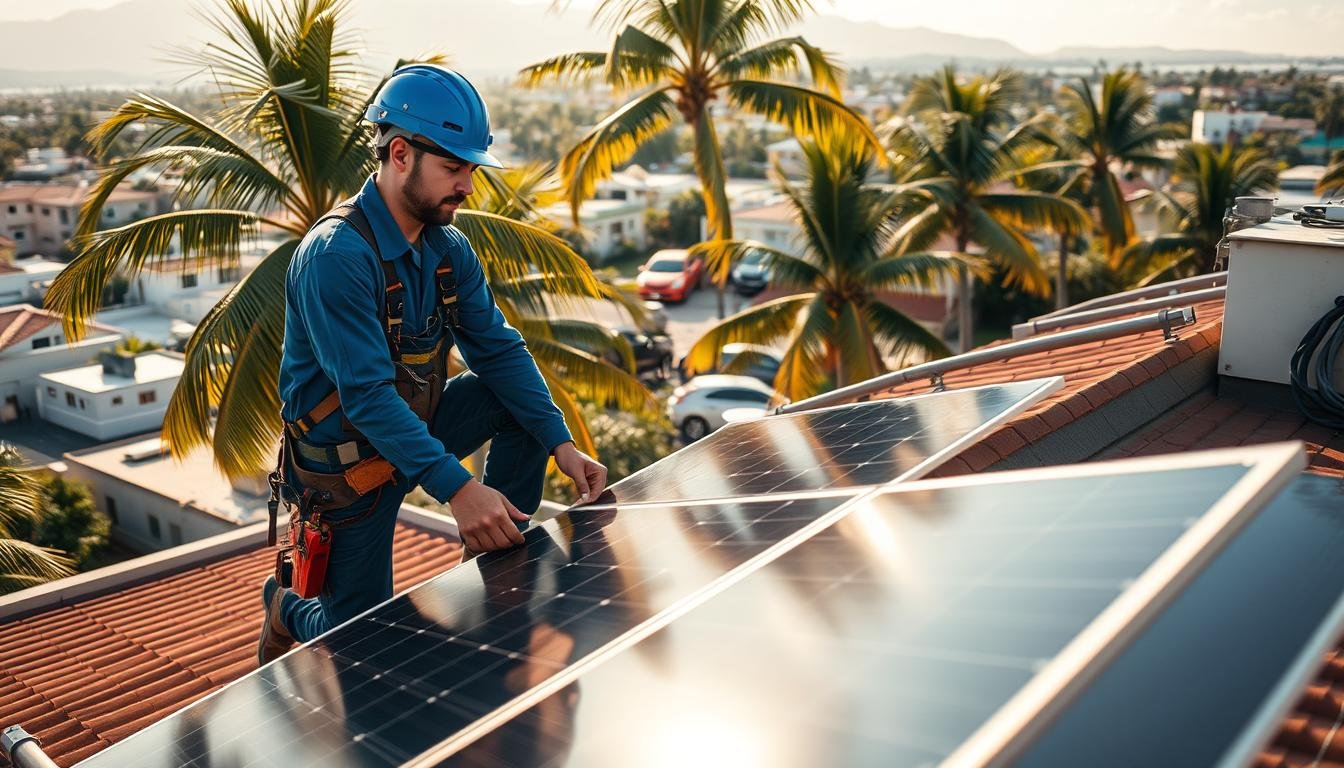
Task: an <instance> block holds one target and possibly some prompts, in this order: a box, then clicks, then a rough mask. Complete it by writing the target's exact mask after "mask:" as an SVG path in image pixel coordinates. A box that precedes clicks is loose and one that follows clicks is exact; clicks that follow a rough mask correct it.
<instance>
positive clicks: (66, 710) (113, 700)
mask: <svg viewBox="0 0 1344 768" xmlns="http://www.w3.org/2000/svg"><path fill="white" fill-rule="evenodd" d="M393 546H394V552H395V558H396V573H395V580H394V581H395V584H394V588H395V589H396V590H398V591H400V590H403V589H406V588H408V587H410V586H412V585H414V584H416V583H419V582H420V581H423V580H424V579H426V578H429V577H431V576H433V575H434V574H436V573H438V572H440V571H443V570H444V569H446V568H448V567H449V566H451V565H452V564H453V563H455V562H456V561H457V559H458V558H459V557H460V556H461V550H460V547H459V546H458V544H457V542H455V541H452V540H449V539H446V538H444V537H442V536H440V535H439V534H434V533H429V532H427V531H424V530H422V529H420V528H415V527H412V526H409V525H404V524H402V525H398V527H397V534H396V539H395V542H394V545H393ZM273 557H274V555H273V553H272V552H271V551H270V550H269V549H265V548H261V549H257V550H254V551H250V552H245V553H242V554H236V555H231V556H228V557H225V558H224V559H222V560H218V561H215V562H211V563H206V564H199V565H196V566H194V567H191V568H189V569H188V570H185V571H182V572H179V573H175V574H172V575H169V576H165V577H160V578H157V579H154V580H152V581H149V582H146V583H144V584H140V585H136V586H132V587H129V588H125V589H122V590H121V591H118V592H113V593H109V594H105V595H101V596H97V597H92V598H89V599H85V600H81V601H79V602H76V603H74V604H71V605H66V606H61V607H57V608H51V609H48V610H45V611H42V612H39V613H35V614H33V615H30V616H27V617H25V618H20V619H18V620H15V621H11V622H9V623H7V624H5V625H4V628H3V631H0V724H4V725H12V724H19V725H22V726H23V727H24V728H25V729H26V730H27V731H28V732H29V733H31V734H33V735H34V736H37V737H38V738H39V739H40V740H41V741H42V748H43V751H45V752H46V753H47V754H48V755H49V756H50V757H51V758H52V759H53V760H55V761H56V762H57V763H59V764H61V765H71V764H73V763H75V762H78V761H79V760H82V759H84V758H87V757H89V756H90V755H92V754H94V753H96V752H98V751H99V750H101V749H103V748H105V747H107V746H108V745H110V744H111V743H113V742H116V741H118V740H120V739H124V738H126V737H127V736H129V735H131V734H133V733H135V732H136V731H138V730H140V729H142V728H144V727H145V726H147V725H150V724H151V723H153V722H155V721H156V720H159V719H161V718H162V717H164V716H165V715H167V714H169V713H171V712H174V711H176V710H177V709H180V708H181V707H183V706H185V705H186V704H189V703H190V702H192V701H195V700H196V699H199V698H201V697H202V696H205V695H206V694H208V693H210V692H211V691H214V690H216V689H218V688H219V687H220V686H222V685H224V684H226V683H228V682H231V681H233V680H236V679H237V678H239V677H241V676H242V675H244V674H246V673H248V672H250V671H251V670H253V669H255V668H256V655H255V654H256V650H255V642H256V632H257V626H258V625H259V624H260V621H261V612H262V611H261V599H260V597H259V594H260V593H259V591H258V590H259V587H260V584H261V581H262V579H264V578H265V576H266V574H267V573H268V572H269V571H270V568H271V563H272V562H273ZM0 765H8V763H6V762H5V761H4V760H3V758H0Z"/></svg>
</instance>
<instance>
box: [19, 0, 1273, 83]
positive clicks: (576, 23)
mask: <svg viewBox="0 0 1344 768" xmlns="http://www.w3.org/2000/svg"><path fill="white" fill-rule="evenodd" d="M194 5H195V4H194V3H186V2H182V0H127V1H126V2H123V3H121V4H119V5H114V6H111V7H108V8H105V9H101V10H93V9H89V10H78V11H71V12H69V13H66V14H63V15H61V16H59V17H57V18H54V19H51V20H48V21H10V22H0V40H3V41H5V44H4V45H3V46H0V88H31V87H53V86H83V85H100V84H106V85H112V84H118V83H127V84H130V83H135V84H143V83H153V82H170V83H171V82H175V81H176V80H178V79H179V78H181V77H183V76H184V75H186V74H188V73H189V70H188V69H186V68H184V67H182V66H181V65H180V64H175V63H172V62H170V61H169V58H170V57H171V56H172V54H171V53H170V49H171V48H186V49H196V48H199V46H200V45H201V44H202V42H203V41H206V40H212V39H215V38H217V37H218V34H217V33H215V32H214V31H212V30H211V29H210V28H209V27H208V26H207V24H206V23H205V21H204V19H203V17H202V16H201V14H200V13H199V12H198V11H194V10H193V6H194ZM351 8H352V14H353V18H352V21H353V22H354V27H356V28H358V29H360V30H362V31H363V34H364V39H363V41H362V42H363V45H364V46H365V47H366V48H367V49H368V54H367V55H366V57H365V63H366V64H367V65H369V66H370V67H373V68H375V69H386V68H388V67H390V66H391V65H392V63H393V62H394V61H396V59H397V58H398V57H403V58H407V57H412V56H416V55H420V54H424V53H430V52H439V53H445V54H447V55H448V56H449V57H450V59H451V61H452V63H453V65H454V66H456V67H457V68H459V69H461V70H462V71H463V72H465V73H467V74H468V75H469V76H475V77H496V76H505V77H507V76H512V75H513V74H514V73H516V72H517V71H518V69H519V68H521V67H523V66H525V65H527V64H530V63H532V62H535V61H538V60H540V59H543V58H545V57H547V56H552V55H555V54H557V53H562V52H566V51H575V50H595V49H596V50H601V49H603V48H604V47H605V45H606V36H605V35H604V34H603V33H602V32H601V30H596V29H593V28H592V26H591V24H590V23H589V21H588V15H587V13H586V12H584V11H582V10H580V9H575V10H571V11H570V12H568V13H565V14H563V15H558V14H554V13H550V12H548V11H546V10H545V9H546V5H545V4H532V5H520V4H515V3H511V2H507V1H506V0H489V1H488V2H480V1H479V0H379V2H377V3H374V2H363V3H358V4H352V6H351ZM393 20H397V21H396V23H393ZM404 20H409V23H407V21H404ZM797 31H798V32H801V33H802V34H804V35H806V36H807V37H808V39H809V40H811V41H812V42H814V43H816V44H817V45H820V46H821V47H822V48H824V49H826V50H828V51H831V52H833V53H835V54H836V55H838V56H839V57H840V58H841V59H842V60H844V61H845V62H846V63H850V64H858V63H874V62H884V63H887V64H892V63H895V64H896V65H897V66H899V68H902V69H913V68H921V69H926V68H929V67H931V66H936V65H937V64H939V63H941V62H944V61H947V60H949V59H956V60H958V61H961V62H965V63H968V64H970V63H981V64H985V65H992V64H996V63H1013V64H1026V63H1036V64H1049V63H1051V62H1054V61H1060V62H1064V61H1072V62H1082V63H1087V64H1090V63H1093V62H1096V61H1098V60H1105V61H1108V62H1115V63H1119V62H1128V61H1136V60H1139V61H1144V62H1151V63H1201V62H1214V61H1218V62H1228V61H1246V62H1253V61H1269V60H1275V59H1281V57H1273V56H1258V55H1252V54H1247V53H1241V52H1238V51H1175V50H1171V49H1167V48H1089V47H1069V48H1063V49H1060V50H1058V51H1055V52H1054V53H1052V54H1049V55H1048V56H1043V57H1042V56H1033V55H1031V54H1029V53H1027V52H1025V51H1023V50H1021V49H1020V48H1017V47H1016V46H1013V45H1010V44H1008V43H1006V42H1004V41H1002V40H995V39H991V38H979V37H970V36H966V35H958V34H953V33H949V32H939V31H936V30H932V29H926V28H907V29H897V28H894V27H887V26H883V25H881V24H877V23H872V22H856V21H851V20H849V19H845V18H842V17H839V16H827V15H822V16H816V17H813V18H810V19H808V20H807V21H806V22H805V23H804V24H802V25H800V26H799V27H798V30H797Z"/></svg>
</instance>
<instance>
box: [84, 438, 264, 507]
mask: <svg viewBox="0 0 1344 768" xmlns="http://www.w3.org/2000/svg"><path fill="white" fill-rule="evenodd" d="M157 451H162V448H161V442H160V440H159V435H158V433H157V432H155V433H152V434H148V435H138V436H136V437H132V438H128V439H126V440H119V441H117V442H115V443H107V444H105V445H99V446H95V447H93V448H88V449H86V450H82V451H73V452H71V453H67V454H66V455H65V461H66V463H67V464H71V465H80V466H84V467H87V468H89V469H92V470H95V471H97V472H101V473H103V474H105V475H110V476H112V477H115V478H118V479H120V480H123V481H125V482H127V483H130V484H132V485H135V486H138V487H140V488H143V489H145V490H147V491H150V492H151V493H155V494H158V495H159V496H162V497H164V498H166V499H171V500H172V501H174V502H176V503H178V504H180V505H181V506H183V507H190V508H192V509H196V510H199V511H201V512H204V513H206V514H209V515H213V516H215V517H219V518H222V519H224V520H228V521H230V522H233V523H237V524H239V525H245V524H247V523H255V522H258V521H260V520H264V519H266V517H267V510H266V496H265V495H253V494H251V493H244V492H242V491H239V490H237V489H236V488H234V487H233V486H232V485H231V484H230V483H229V481H228V480H227V479H225V477H224V476H223V475H222V474H220V472H219V470H218V469H216V468H215V463H214V461H213V460H212V458H211V455H212V454H211V451H210V449H209V448H206V449H203V450H198V451H195V452H194V453H192V454H191V455H190V456H188V457H187V458H186V459H185V460H183V461H178V460H176V459H174V458H173V457H172V456H169V455H168V454H167V453H162V452H159V453H156V452H157ZM128 454H129V455H132V456H138V455H144V454H149V458H144V459H138V460H137V459H130V460H128V459H127V455H128ZM263 486H264V483H262V482H261V481H260V480H258V483H257V487H258V490H259V489H260V488H261V487H263Z"/></svg>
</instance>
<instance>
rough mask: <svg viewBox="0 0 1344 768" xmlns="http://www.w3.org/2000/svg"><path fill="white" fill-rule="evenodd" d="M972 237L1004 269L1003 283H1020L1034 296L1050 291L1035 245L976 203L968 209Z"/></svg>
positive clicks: (1047, 278) (1045, 294) (1046, 275)
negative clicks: (1005, 274)
mask: <svg viewBox="0 0 1344 768" xmlns="http://www.w3.org/2000/svg"><path fill="white" fill-rule="evenodd" d="M967 213H968V219H969V224H970V231H971V237H972V239H973V240H974V241H975V242H977V243H979V244H980V245H981V246H982V247H984V249H985V254H986V255H987V256H988V257H990V258H992V259H995V260H997V261H998V262H999V263H1000V264H1002V265H1003V266H1004V268H1005V269H1006V270H1007V279H1006V284H1007V285H1017V286H1020V287H1021V288H1022V289H1023V290H1024V291H1026V292H1028V293H1030V294H1032V295H1035V296H1048V295H1049V294H1050V276H1049V275H1048V274H1046V271H1045V269H1044V268H1043V267H1042V266H1041V262H1040V257H1039V256H1038V255H1037V253H1036V246H1034V245H1032V244H1031V241H1030V240H1028V239H1027V238H1026V236H1025V235H1023V234H1022V233H1021V231H1019V230H1018V229H1017V227H1016V226H1014V225H1013V224H1010V223H1005V222H1003V221H1000V220H999V219H998V218H997V217H996V216H995V215H993V214H991V213H989V212H988V211H987V210H986V209H984V208H981V207H980V206H978V205H977V206H972V207H971V208H970V209H969V210H968V212H967Z"/></svg>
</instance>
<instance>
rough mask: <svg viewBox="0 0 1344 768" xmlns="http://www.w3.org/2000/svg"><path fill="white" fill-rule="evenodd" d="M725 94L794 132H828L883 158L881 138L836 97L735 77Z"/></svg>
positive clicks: (749, 109)
mask: <svg viewBox="0 0 1344 768" xmlns="http://www.w3.org/2000/svg"><path fill="white" fill-rule="evenodd" d="M727 90H728V97H729V99H731V100H732V101H733V103H735V104H737V105H738V106H740V107H741V108H743V109H745V110H747V111H748V112H752V113H754V114H757V115H760V116H762V117H764V118H766V119H769V120H771V121H773V122H776V123H780V124H782V125H785V126H788V128H789V129H790V130H792V131H793V132H794V133H795V134H798V135H802V136H819V135H822V134H829V135H832V136H836V137H846V138H848V139H850V140H853V141H857V142H860V143H864V144H867V145H868V146H870V147H871V148H872V151H873V154H874V155H875V156H877V157H884V156H885V155H884V148H883V146H882V141H881V140H880V139H879V138H878V137H877V134H876V133H875V132H874V131H873V127H872V125H870V124H869V123H868V121H867V120H866V119H864V117H863V116H862V115H860V114H858V113H857V112H855V111H854V110H852V109H850V108H849V107H848V106H846V105H845V103H844V102H842V101H841V100H840V99H839V98H837V97H835V96H831V95H830V94H828V93H823V92H821V91H814V90H812V89H810V88H805V87H803V86H801V85H793V84H791V83H781V82H774V81H770V80H753V79H747V78H742V79H737V80H733V81H731V82H729V83H728V86H727Z"/></svg>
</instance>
